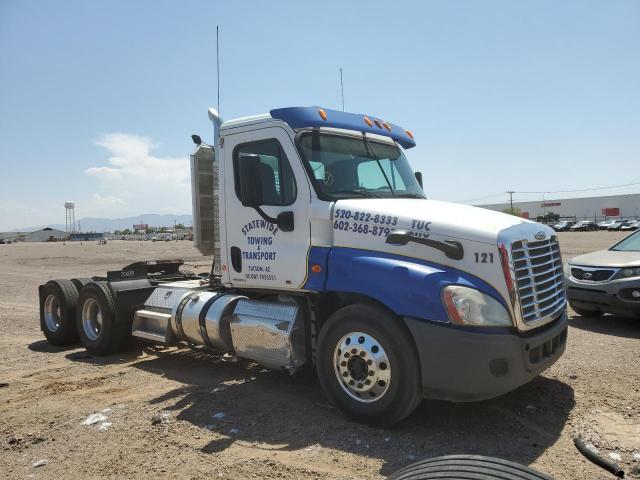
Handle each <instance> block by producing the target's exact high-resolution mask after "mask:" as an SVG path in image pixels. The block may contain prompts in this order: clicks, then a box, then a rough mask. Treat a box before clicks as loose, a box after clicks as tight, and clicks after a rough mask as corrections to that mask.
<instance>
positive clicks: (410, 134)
mask: <svg viewBox="0 0 640 480" xmlns="http://www.w3.org/2000/svg"><path fill="white" fill-rule="evenodd" d="M405 132H406V133H407V135H409V137H411V139H412V140H413V133H411V131H410V130H405Z"/></svg>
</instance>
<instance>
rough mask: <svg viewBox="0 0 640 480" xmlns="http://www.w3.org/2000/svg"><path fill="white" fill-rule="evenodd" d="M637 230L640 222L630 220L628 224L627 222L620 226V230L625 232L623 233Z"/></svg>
mask: <svg viewBox="0 0 640 480" xmlns="http://www.w3.org/2000/svg"><path fill="white" fill-rule="evenodd" d="M638 228H640V220H631V221H630V222H627V224H626V225H625V224H623V225H621V226H620V230H622V231H625V232H629V231H632V230H638Z"/></svg>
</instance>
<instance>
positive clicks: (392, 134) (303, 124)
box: [269, 107, 416, 148]
mask: <svg viewBox="0 0 640 480" xmlns="http://www.w3.org/2000/svg"><path fill="white" fill-rule="evenodd" d="M320 108H321V107H287V108H276V109H273V110H271V112H269V113H270V114H271V117H272V118H275V119H278V120H282V121H283V122H285V123H286V124H287V125H289V126H290V127H291V128H293V129H296V128H321V127H330V128H343V129H345V130H355V131H357V132H366V133H375V134H377V135H383V136H385V137H389V138H392V139H393V140H395V141H396V142H398V143H399V144H400V145H402V147H403V148H411V147H415V146H416V142H415V140H414V139H413V138H411V137H410V136H409V134H408V133H407V131H406V130H405V129H404V128H402V127H400V126H398V125H394V124H393V123H389V122H386V123H387V125H389V128H390V129H391V130H390V131H389V130H387V129H386V128H385V127H384V125H383V124H382V122H383V121H384V120H382V119H380V118H378V117H374V116H371V115H360V114H357V113H347V112H341V111H339V110H330V109H328V108H323V109H322V110H324V112H325V113H326V114H327V119H326V120H323V119H322V117H321V116H320V113H319V110H320ZM365 116H366V117H368V118H369V119H370V120H371V122H372V123H373V125H372V126H369V125H367V124H366V123H365V121H364V117H365ZM376 121H377V123H376ZM378 125H380V126H378Z"/></svg>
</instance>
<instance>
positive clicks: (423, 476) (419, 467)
mask: <svg viewBox="0 0 640 480" xmlns="http://www.w3.org/2000/svg"><path fill="white" fill-rule="evenodd" d="M435 478H440V479H443V478H446V479H448V480H457V479H460V480H462V479H464V480H514V479H516V478H517V479H518V480H553V479H552V478H551V477H549V476H547V475H544V474H543V473H540V472H537V471H536V470H533V469H531V468H529V467H525V466H524V465H520V464H518V463H514V462H510V461H508V460H502V459H500V458H492V457H483V456H480V455H447V456H444V457H436V458H428V459H426V460H422V461H420V462H416V463H414V464H412V465H409V466H408V467H405V468H403V469H402V470H399V471H397V472H396V473H394V474H393V475H391V476H390V477H388V480H428V479H435Z"/></svg>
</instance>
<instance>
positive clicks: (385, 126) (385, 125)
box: [382, 122, 391, 132]
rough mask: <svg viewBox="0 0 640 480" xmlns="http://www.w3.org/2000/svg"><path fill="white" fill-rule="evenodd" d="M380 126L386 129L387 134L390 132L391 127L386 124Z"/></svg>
mask: <svg viewBox="0 0 640 480" xmlns="http://www.w3.org/2000/svg"><path fill="white" fill-rule="evenodd" d="M382 126H383V127H384V128H386V129H387V131H388V132H390V131H391V126H390V125H389V124H388V123H387V122H382Z"/></svg>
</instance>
